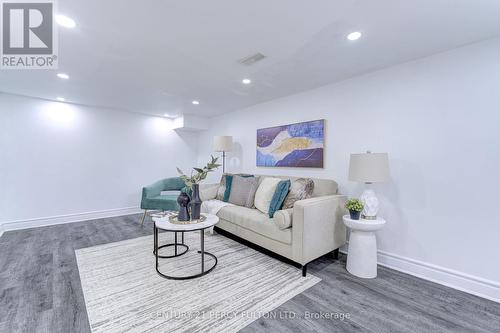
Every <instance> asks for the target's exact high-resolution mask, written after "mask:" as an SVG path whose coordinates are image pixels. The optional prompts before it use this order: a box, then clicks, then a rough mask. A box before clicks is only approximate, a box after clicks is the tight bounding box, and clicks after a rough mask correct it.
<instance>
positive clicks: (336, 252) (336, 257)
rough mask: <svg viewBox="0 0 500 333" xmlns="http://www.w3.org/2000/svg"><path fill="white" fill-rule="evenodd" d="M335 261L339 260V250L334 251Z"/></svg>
mask: <svg viewBox="0 0 500 333" xmlns="http://www.w3.org/2000/svg"><path fill="white" fill-rule="evenodd" d="M333 259H335V260H338V259H339V249H335V250H333Z"/></svg>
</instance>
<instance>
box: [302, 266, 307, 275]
mask: <svg viewBox="0 0 500 333" xmlns="http://www.w3.org/2000/svg"><path fill="white" fill-rule="evenodd" d="M306 274H307V264H305V265H302V276H306Z"/></svg>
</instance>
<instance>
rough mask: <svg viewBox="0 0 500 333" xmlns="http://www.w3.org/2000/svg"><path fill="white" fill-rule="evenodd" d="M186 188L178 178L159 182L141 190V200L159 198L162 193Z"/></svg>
mask: <svg viewBox="0 0 500 333" xmlns="http://www.w3.org/2000/svg"><path fill="white" fill-rule="evenodd" d="M184 186H186V184H185V183H184V181H183V180H182V179H180V178H179V177H171V178H165V179H162V180H159V181H157V182H155V183H153V184H151V185H149V186H146V187H143V188H142V198H143V199H147V198H153V197H156V196H159V195H160V194H161V192H162V191H180V190H182V188H183V187H184Z"/></svg>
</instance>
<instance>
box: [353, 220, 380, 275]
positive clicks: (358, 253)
mask: <svg viewBox="0 0 500 333" xmlns="http://www.w3.org/2000/svg"><path fill="white" fill-rule="evenodd" d="M343 220H344V224H345V225H346V226H347V227H348V228H349V229H351V236H350V237H349V252H348V253H347V266H346V268H347V270H348V271H349V273H351V274H352V275H355V276H358V277H361V278H365V279H372V278H375V277H377V238H376V237H375V231H377V230H379V229H381V228H382V227H383V226H384V224H385V220H384V219H381V218H377V219H376V220H363V219H360V220H353V219H351V218H350V217H349V215H344V217H343Z"/></svg>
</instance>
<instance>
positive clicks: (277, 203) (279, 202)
mask: <svg viewBox="0 0 500 333" xmlns="http://www.w3.org/2000/svg"><path fill="white" fill-rule="evenodd" d="M290 184H291V182H290V180H289V179H287V180H282V181H280V182H279V183H278V185H277V186H276V190H275V191H274V195H273V198H272V199H271V204H270V205H269V217H271V218H272V217H274V213H276V212H277V211H278V210H280V209H281V207H282V206H283V202H284V201H285V198H286V196H287V194H288V190H289V189H290Z"/></svg>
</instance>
